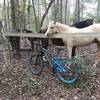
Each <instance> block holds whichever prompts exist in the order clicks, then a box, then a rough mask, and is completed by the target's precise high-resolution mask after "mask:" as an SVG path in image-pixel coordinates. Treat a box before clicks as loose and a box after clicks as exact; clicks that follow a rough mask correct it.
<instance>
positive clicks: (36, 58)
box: [29, 53, 44, 75]
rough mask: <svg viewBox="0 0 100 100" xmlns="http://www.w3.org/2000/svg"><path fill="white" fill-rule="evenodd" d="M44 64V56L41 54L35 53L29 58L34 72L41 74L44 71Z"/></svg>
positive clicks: (30, 67) (31, 69)
mask: <svg viewBox="0 0 100 100" xmlns="http://www.w3.org/2000/svg"><path fill="white" fill-rule="evenodd" d="M43 67H44V65H43V57H42V56H41V55H40V53H39V54H37V55H33V56H32V57H31V58H30V60H29V70H30V71H31V72H32V74H35V75H39V74H41V72H42V69H43Z"/></svg>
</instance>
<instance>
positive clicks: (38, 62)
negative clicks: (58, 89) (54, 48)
mask: <svg viewBox="0 0 100 100" xmlns="http://www.w3.org/2000/svg"><path fill="white" fill-rule="evenodd" d="M61 50H63V49H61V48H60V49H58V52H57V54H56V55H52V54H50V52H49V51H48V50H46V49H45V48H42V49H41V50H40V51H39V53H38V54H37V55H33V56H32V57H31V58H30V60H29V70H30V71H31V72H32V74H35V75H39V74H41V72H42V70H43V68H44V63H45V61H43V55H44V56H45V58H46V59H47V61H48V63H49V64H50V67H51V68H52V70H53V72H54V73H55V74H56V75H57V77H58V79H59V80H60V81H62V82H64V83H66V84H71V83H74V82H76V80H77V79H78V76H79V71H78V68H77V66H76V64H74V63H72V61H71V60H68V59H66V58H64V59H62V58H60V57H58V56H57V55H58V54H59V52H60V51H61Z"/></svg>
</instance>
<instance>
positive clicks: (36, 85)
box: [22, 71, 43, 95]
mask: <svg viewBox="0 0 100 100" xmlns="http://www.w3.org/2000/svg"><path fill="white" fill-rule="evenodd" d="M22 84H23V87H28V89H29V90H30V91H31V93H32V94H33V95H35V94H38V93H40V92H41V90H42V87H43V80H36V79H33V77H32V74H31V72H30V71H28V72H27V76H26V78H25V79H24V81H23V82H22Z"/></svg>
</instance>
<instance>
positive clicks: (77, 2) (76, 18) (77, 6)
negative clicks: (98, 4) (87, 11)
mask: <svg viewBox="0 0 100 100" xmlns="http://www.w3.org/2000/svg"><path fill="white" fill-rule="evenodd" d="M74 12H75V13H74V16H75V18H74V23H76V22H79V21H80V0H76V4H75V11H74Z"/></svg>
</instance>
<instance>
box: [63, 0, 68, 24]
mask: <svg viewBox="0 0 100 100" xmlns="http://www.w3.org/2000/svg"><path fill="white" fill-rule="evenodd" d="M67 9H68V0H66V2H65V20H64V23H65V24H66V21H67Z"/></svg>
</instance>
